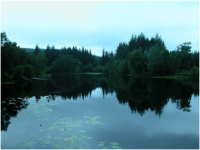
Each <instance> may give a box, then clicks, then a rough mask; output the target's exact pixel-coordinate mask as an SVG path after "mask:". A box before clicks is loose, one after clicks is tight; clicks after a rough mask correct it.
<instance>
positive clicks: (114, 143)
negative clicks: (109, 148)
mask: <svg viewBox="0 0 200 150" xmlns="http://www.w3.org/2000/svg"><path fill="white" fill-rule="evenodd" d="M110 144H111V145H119V143H117V142H113V143H110Z"/></svg>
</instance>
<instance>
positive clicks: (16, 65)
mask: <svg viewBox="0 0 200 150" xmlns="http://www.w3.org/2000/svg"><path fill="white" fill-rule="evenodd" d="M190 45H191V43H190V42H186V43H183V44H180V45H178V46H177V48H176V49H175V50H173V51H168V50H167V49H166V46H165V43H164V41H163V40H162V38H161V37H160V36H159V35H158V34H156V35H155V37H152V38H151V39H148V38H147V37H145V35H144V34H143V33H141V34H140V35H138V36H136V35H135V36H132V37H131V39H130V41H129V42H128V43H125V42H123V43H119V45H118V47H117V49H116V52H115V54H114V53H113V52H111V53H109V52H107V51H106V50H105V49H103V51H102V56H101V57H98V56H95V55H92V53H91V50H87V49H85V48H84V47H83V48H82V49H80V48H79V49H78V48H77V47H75V46H73V47H72V48H71V47H68V48H66V47H62V48H61V49H56V48H55V47H54V46H52V47H50V46H49V45H47V47H46V49H40V47H39V46H38V45H36V47H35V49H34V51H33V52H32V53H31V52H27V51H26V50H25V49H24V48H20V47H19V46H17V43H16V42H11V41H9V40H8V38H7V36H6V33H5V32H3V33H1V80H2V81H3V82H7V81H17V82H24V81H27V80H29V79H31V78H32V77H33V76H45V75H46V74H53V73H59V74H60V73H81V72H103V73H109V74H114V75H132V76H143V77H152V76H168V75H173V76H174V75H175V76H189V77H190V78H199V52H193V53H191V48H192V47H191V46H190Z"/></svg>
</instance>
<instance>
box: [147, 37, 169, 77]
mask: <svg viewBox="0 0 200 150" xmlns="http://www.w3.org/2000/svg"><path fill="white" fill-rule="evenodd" d="M147 59H148V63H149V65H148V70H149V71H150V72H149V74H151V75H153V76H160V75H161V76H162V75H166V74H168V73H169V68H170V67H169V61H170V57H169V52H168V51H167V50H166V46H165V44H164V41H162V39H161V38H159V39H157V42H156V45H155V46H153V47H151V48H150V50H149V52H148V53H147Z"/></svg>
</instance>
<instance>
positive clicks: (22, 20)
mask: <svg viewBox="0 0 200 150" xmlns="http://www.w3.org/2000/svg"><path fill="white" fill-rule="evenodd" d="M198 4H199V2H186V1H183V2H181V1H178V2H174V1H168V2H161V1H155V2H152V1H148V2H147V1H125V2H122V1H101V2H94V1H88V2H85V1H84V2H83V1H82V2H79V1H73V2H72V1H59V2H55V1H43V2H41V1H31V2H24V1H21V2H19V1H18V2H11V1H3V2H2V7H1V8H2V10H1V13H2V15H1V17H2V18H1V21H2V23H1V29H2V31H5V32H6V33H7V35H8V38H9V39H10V40H13V41H16V42H17V43H18V45H21V47H23V46H25V45H34V47H35V45H36V44H37V43H38V44H39V45H41V46H45V45H47V44H50V45H54V46H55V47H61V46H68V45H76V46H77V47H79V46H80V47H82V46H84V47H91V50H92V51H93V49H92V47H93V48H94V47H96V48H95V49H96V50H95V51H97V49H101V51H102V49H103V47H104V48H105V49H106V50H108V51H111V50H112V51H113V52H114V51H115V50H116V48H117V46H118V44H119V43H120V42H127V43H128V42H129V40H130V38H131V35H139V34H140V33H141V32H143V33H144V34H145V36H146V37H148V38H151V37H154V36H155V34H156V33H158V34H159V35H161V36H162V38H163V40H164V41H165V43H166V46H167V48H168V49H169V50H174V48H175V47H176V46H177V45H178V44H181V43H183V42H187V41H190V42H191V43H192V47H194V48H195V49H197V50H199V5H198ZM45 47H46V46H45ZM97 47H98V48H97ZM98 51H100V50H98ZM98 53H100V52H98Z"/></svg>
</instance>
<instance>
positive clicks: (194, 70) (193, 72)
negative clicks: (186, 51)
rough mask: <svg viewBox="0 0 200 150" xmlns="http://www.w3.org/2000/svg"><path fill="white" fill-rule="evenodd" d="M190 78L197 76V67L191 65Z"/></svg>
mask: <svg viewBox="0 0 200 150" xmlns="http://www.w3.org/2000/svg"><path fill="white" fill-rule="evenodd" d="M189 77H190V78H199V67H196V66H193V67H192V69H191V71H190V76H189Z"/></svg>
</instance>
